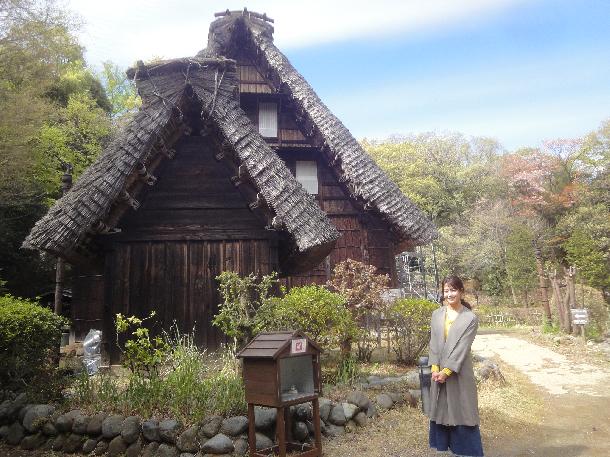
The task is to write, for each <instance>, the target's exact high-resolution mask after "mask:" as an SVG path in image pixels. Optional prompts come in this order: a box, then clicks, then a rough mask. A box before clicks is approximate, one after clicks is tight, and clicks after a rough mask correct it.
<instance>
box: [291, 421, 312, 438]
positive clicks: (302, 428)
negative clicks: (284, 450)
mask: <svg viewBox="0 0 610 457" xmlns="http://www.w3.org/2000/svg"><path fill="white" fill-rule="evenodd" d="M293 435H294V437H295V438H296V439H297V440H299V441H305V439H306V438H307V437H308V436H309V430H307V424H305V422H301V421H296V422H295V423H294V427H293Z"/></svg>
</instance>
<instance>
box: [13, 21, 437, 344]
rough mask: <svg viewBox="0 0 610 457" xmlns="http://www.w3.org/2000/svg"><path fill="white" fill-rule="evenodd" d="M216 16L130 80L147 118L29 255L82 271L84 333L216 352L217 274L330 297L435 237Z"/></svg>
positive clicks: (108, 154) (67, 202)
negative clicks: (340, 281)
mask: <svg viewBox="0 0 610 457" xmlns="http://www.w3.org/2000/svg"><path fill="white" fill-rule="evenodd" d="M218 16H219V19H217V20H216V21H214V22H213V23H212V24H211V26H210V34H209V41H208V46H207V48H206V49H204V50H203V51H201V52H200V53H199V54H197V56H195V57H193V58H184V59H174V60H169V61H164V62H158V63H152V64H147V65H144V64H142V63H140V64H138V66H137V68H133V69H131V70H129V72H128V75H129V76H130V77H132V78H133V79H134V80H135V82H136V85H137V88H138V92H139V94H140V96H141V97H142V100H143V105H142V108H141V109H140V111H139V112H138V113H137V114H136V115H135V116H134V118H133V120H132V121H131V122H130V123H129V125H128V126H127V127H126V129H125V130H124V131H123V132H122V133H121V134H120V135H119V136H118V137H117V138H116V139H115V140H114V141H113V142H112V144H110V145H109V146H108V147H107V148H106V150H105V151H104V153H103V154H102V155H101V157H100V158H99V159H98V160H97V161H96V162H95V163H94V164H93V165H91V166H90V167H89V168H88V169H87V170H86V171H85V172H84V173H83V175H82V176H81V177H80V178H79V179H78V181H77V182H76V184H75V186H74V187H73V189H72V190H71V191H70V192H69V193H67V194H66V195H65V196H64V197H63V198H61V199H60V200H58V201H57V202H56V204H55V205H54V206H53V207H52V208H51V209H50V210H49V212H48V214H47V215H46V216H44V217H43V218H42V219H41V220H40V221H39V222H38V223H37V224H36V226H35V227H34V228H33V229H32V231H31V233H30V235H29V236H28V237H27V239H26V240H25V242H24V247H27V248H34V249H40V250H44V251H47V252H49V253H51V254H53V255H57V256H61V257H63V258H65V259H66V260H67V261H69V262H70V263H72V264H73V265H75V268H76V270H77V275H76V279H75V285H74V288H73V289H74V297H73V303H72V309H73V313H74V315H73V318H74V320H75V322H76V325H77V327H79V331H78V332H77V333H79V332H80V333H84V331H85V330H86V329H87V328H89V327H91V326H93V325H98V326H99V325H100V323H99V321H102V323H103V325H104V326H105V328H106V329H107V330H110V329H111V327H110V326H109V325H111V317H112V316H113V315H114V313H116V312H122V313H130V314H140V315H141V314H144V313H148V312H149V311H150V310H153V309H154V310H156V311H157V314H158V315H159V316H160V319H161V321H162V324H163V325H167V324H169V323H171V322H172V321H173V320H176V321H177V322H178V323H179V325H180V326H181V327H182V328H183V329H189V328H192V327H193V326H196V327H197V333H198V335H199V341H200V342H201V343H202V344H205V345H207V346H210V347H214V346H216V345H217V344H218V343H219V342H220V341H221V340H222V338H223V337H222V335H220V334H218V332H217V331H216V330H215V329H213V328H212V327H211V326H210V322H211V318H212V317H213V315H214V314H215V312H216V306H217V304H218V301H219V298H218V295H217V290H216V287H217V286H216V284H215V280H214V278H215V276H216V275H217V274H218V273H220V272H221V271H223V270H227V269H229V270H234V271H237V272H239V273H241V274H248V273H250V272H255V273H258V274H262V273H268V272H270V271H279V272H280V273H281V274H282V275H283V276H284V277H286V278H287V282H288V285H294V284H301V283H306V282H323V281H325V279H326V278H327V277H328V275H329V274H330V270H331V269H332V266H333V265H334V264H335V263H337V262H339V261H341V260H344V259H345V258H348V257H351V258H355V259H357V260H364V261H366V262H368V263H372V264H375V265H376V266H378V268H379V269H380V270H381V271H382V272H387V273H390V274H392V273H393V272H394V271H395V270H394V260H393V256H394V254H395V253H397V252H399V251H400V250H402V249H403V248H404V247H409V246H413V245H418V244H423V243H427V242H429V241H431V240H432V239H433V238H434V237H435V236H436V229H435V228H434V226H433V224H432V223H431V222H430V221H429V220H428V219H427V218H426V217H425V216H424V215H423V214H422V213H421V212H420V211H419V210H418V209H417V208H416V207H415V206H414V205H413V204H412V203H411V202H410V201H409V200H408V199H407V198H406V197H405V196H404V195H403V194H402V193H401V192H400V190H399V189H398V187H397V186H396V185H395V184H394V183H392V182H391V181H390V180H389V179H388V178H387V176H386V175H385V174H384V172H383V171H381V170H380V168H379V167H378V166H377V165H376V164H375V163H374V162H373V160H372V159H371V158H370V157H369V156H368V155H367V154H366V153H365V152H364V150H363V149H362V147H361V146H360V145H359V144H358V142H357V141H356V140H355V139H354V137H353V136H352V135H351V134H350V133H349V131H348V130H347V129H346V128H345V126H344V125H343V124H342V123H341V122H340V121H339V120H338V119H337V118H336V117H335V116H334V115H333V114H332V113H331V112H330V111H329V110H328V108H327V107H326V106H325V105H324V104H323V103H322V101H321V100H320V99H319V98H318V96H317V95H316V94H315V92H314V90H313V89H312V88H311V87H310V86H309V84H308V83H307V82H306V81H305V80H304V79H303V77H302V76H301V75H300V74H299V73H298V72H297V71H296V70H295V69H294V68H293V67H292V65H291V64H290V62H289V61H288V59H287V58H286V57H285V56H284V55H283V54H282V53H281V52H280V51H279V50H278V49H277V48H276V47H275V45H274V44H273V39H272V32H273V28H272V27H271V25H270V24H269V19H268V18H266V17H265V16H264V15H260V14H257V13H250V12H247V11H239V12H225V13H220V14H218ZM109 321H110V324H108V322H109ZM96 322H97V324H96Z"/></svg>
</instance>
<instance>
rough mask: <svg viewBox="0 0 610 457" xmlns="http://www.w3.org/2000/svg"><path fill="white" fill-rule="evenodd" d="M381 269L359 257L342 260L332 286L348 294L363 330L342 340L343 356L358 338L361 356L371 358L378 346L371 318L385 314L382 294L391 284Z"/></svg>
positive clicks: (367, 359)
mask: <svg viewBox="0 0 610 457" xmlns="http://www.w3.org/2000/svg"><path fill="white" fill-rule="evenodd" d="M376 271H377V268H376V267H375V266H373V265H367V264H365V263H362V262H358V261H356V260H352V259H347V260H344V261H343V262H340V263H338V264H337V265H336V266H335V268H334V270H333V276H332V278H331V280H330V281H328V285H329V286H330V287H332V288H333V289H335V290H336V291H337V292H339V293H340V294H341V295H343V296H344V297H345V300H346V305H347V308H348V309H349V311H350V312H351V314H352V318H353V319H354V320H355V321H356V322H358V323H360V326H361V328H360V330H359V331H358V332H357V333H356V334H351V335H350V334H348V335H346V338H345V339H344V340H343V341H342V342H341V353H342V355H343V358H348V357H349V356H350V354H351V348H352V342H353V340H354V338H356V343H357V345H358V359H359V360H361V361H370V359H371V355H372V353H373V350H374V348H375V347H376V346H377V340H376V338H373V337H372V335H371V332H370V331H369V330H370V329H369V327H368V325H366V324H368V322H369V321H370V317H371V316H372V315H374V314H377V313H382V312H384V311H385V309H386V303H385V302H384V300H383V298H382V296H383V293H384V292H385V291H386V290H387V288H388V284H389V283H390V277H389V276H388V275H380V274H377V273H376Z"/></svg>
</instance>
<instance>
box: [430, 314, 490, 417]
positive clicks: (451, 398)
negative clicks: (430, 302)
mask: <svg viewBox="0 0 610 457" xmlns="http://www.w3.org/2000/svg"><path fill="white" fill-rule="evenodd" d="M446 312H447V306H442V307H440V308H438V309H436V310H435V311H434V312H433V313H432V322H431V324H430V327H431V336H430V356H429V359H428V363H429V364H430V365H438V366H439V368H440V369H441V370H442V369H443V368H449V369H450V370H451V371H453V374H452V375H451V376H449V377H448V378H447V381H446V382H445V383H444V384H439V383H438V382H435V381H432V385H431V386H430V413H429V416H430V420H433V421H434V422H436V423H437V424H443V425H478V424H479V407H478V401H477V385H476V380H475V378H474V371H473V369H472V357H471V356H470V346H471V345H472V342H473V341H474V337H475V336H476V334H477V328H478V326H479V320H478V318H477V316H476V315H475V314H474V313H473V312H472V311H471V310H469V309H468V308H466V307H462V310H461V311H460V313H459V314H458V316H457V317H456V319H455V321H453V324H451V327H450V328H449V334H448V335H447V341H445V314H446Z"/></svg>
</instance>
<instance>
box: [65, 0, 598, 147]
mask: <svg viewBox="0 0 610 457" xmlns="http://www.w3.org/2000/svg"><path fill="white" fill-rule="evenodd" d="M66 3H67V5H68V7H70V8H71V9H73V10H74V11H76V12H77V13H79V14H80V15H81V16H82V17H83V19H84V21H85V25H84V27H83V30H82V32H81V40H82V41H83V43H84V44H85V46H86V47H87V60H88V61H89V63H90V64H91V65H94V66H97V65H99V64H100V63H101V62H102V61H104V60H112V61H114V62H115V63H117V64H119V65H121V66H123V67H128V66H129V65H131V64H132V63H133V62H134V61H136V60H139V59H142V60H147V59H150V58H151V57H153V56H158V57H164V58H171V57H182V56H189V55H194V54H195V53H196V52H197V51H198V50H199V49H201V48H203V47H204V46H205V43H206V40H207V30H208V26H209V23H210V22H211V21H212V20H213V19H214V18H213V13H214V12H216V11H222V10H224V9H226V8H230V9H242V8H243V7H244V6H247V7H248V9H250V10H253V11H258V12H265V13H267V14H268V15H269V16H270V17H272V18H274V19H275V29H276V32H275V42H276V44H277V45H278V47H279V48H280V49H281V50H282V51H283V52H284V53H285V54H286V55H287V56H288V58H289V59H290V60H291V62H292V63H293V65H294V66H295V67H296V68H297V70H299V71H300V72H301V73H302V74H303V76H305V78H307V80H308V81H309V82H310V84H311V85H312V86H313V88H314V89H315V90H316V91H317V93H318V95H319V96H320V97H321V98H322V100H323V101H324V102H325V103H326V104H327V105H328V106H329V107H330V108H331V110H333V111H334V112H335V114H337V115H338V116H339V117H340V118H341V119H342V121H343V122H344V123H345V125H346V126H347V127H348V128H349V129H350V130H351V132H352V133H353V134H354V136H356V137H357V138H363V137H367V138H377V139H383V138H385V137H387V136H389V135H392V134H399V135H408V134H417V133H422V132H427V131H437V132H444V131H457V132H462V133H464V134H465V135H467V136H471V135H472V136H489V137H493V138H496V139H497V140H498V141H500V143H502V144H503V145H504V146H505V147H506V148H507V149H509V150H512V149H515V148H518V147H521V146H540V145H541V143H542V141H543V140H546V139H552V138H560V137H561V138H571V137H578V136H582V135H584V134H586V133H588V132H590V131H592V130H595V129H596V128H598V126H599V125H600V123H601V122H602V121H603V120H605V119H608V118H610V27H609V26H608V24H610V20H609V18H610V1H607V0H578V1H574V0H572V1H566V0H554V1H552V0H528V1H525V0H459V1H458V0H436V1H433V0H428V1H421V0H417V1H415V0H403V1H389V0H377V1H375V2H370V1H363V0H352V1H349V2H347V1H334V2H328V1H322V0H309V1H307V2H300V1H286V0H284V1H279V0H266V1H264V0H260V1H250V2H244V1H239V2H236V1H233V0H229V1H202V0H198V1H197V0H183V1H174V2H167V1H161V0H128V1H126V0H122V1H120V0H107V1H106V2H104V3H103V4H102V2H91V1H88V0H71V1H68V2H66Z"/></svg>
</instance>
